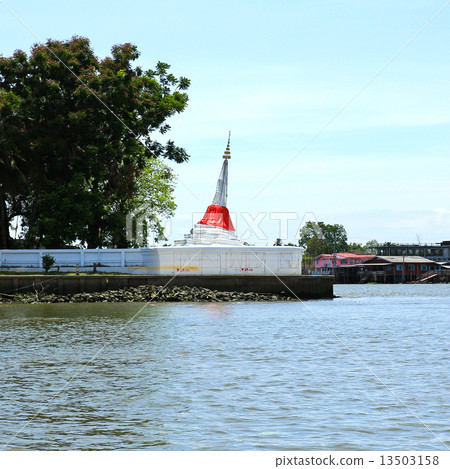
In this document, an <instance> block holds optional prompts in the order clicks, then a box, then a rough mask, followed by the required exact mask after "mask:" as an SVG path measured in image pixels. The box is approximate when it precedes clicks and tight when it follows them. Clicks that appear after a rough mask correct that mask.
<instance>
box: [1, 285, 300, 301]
mask: <svg viewBox="0 0 450 469" xmlns="http://www.w3.org/2000/svg"><path fill="white" fill-rule="evenodd" d="M289 300H291V301H292V300H295V298H292V297H290V296H288V295H287V294H283V293H278V294H275V293H243V292H227V291H218V290H209V289H208V288H200V287H177V286H174V287H171V286H168V287H166V288H162V287H158V286H155V285H148V286H142V287H138V288H124V289H122V290H108V291H104V292H95V293H75V294H73V295H55V294H52V293H49V294H45V293H26V294H22V295H6V294H0V303H28V304H36V303H132V302H144V303H145V302H148V301H154V302H159V301H167V302H169V301H171V302H181V301H183V302H197V301H204V302H225V301H289Z"/></svg>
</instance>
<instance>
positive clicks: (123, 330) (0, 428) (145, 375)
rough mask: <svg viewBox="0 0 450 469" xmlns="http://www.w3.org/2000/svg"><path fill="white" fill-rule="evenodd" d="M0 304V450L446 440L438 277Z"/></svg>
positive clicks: (427, 443) (447, 322)
mask: <svg viewBox="0 0 450 469" xmlns="http://www.w3.org/2000/svg"><path fill="white" fill-rule="evenodd" d="M335 294H336V295H338V296H339V298H336V299H334V300H322V301H306V302H267V303H253V302H252V303H183V304H182V303H152V304H149V305H146V306H145V305H143V304H136V303H135V304H132V303H128V304H106V303H96V304H59V305H57V304H42V305H19V304H15V305H0V390H1V401H0V446H2V447H3V449H13V450H86V449H91V450H283V451H284V450H305V451H306V450H446V449H448V447H450V427H449V422H450V402H449V394H450V378H449V377H450V353H449V348H450V344H449V330H450V327H449V326H450V285H442V284H441V285H337V286H335Z"/></svg>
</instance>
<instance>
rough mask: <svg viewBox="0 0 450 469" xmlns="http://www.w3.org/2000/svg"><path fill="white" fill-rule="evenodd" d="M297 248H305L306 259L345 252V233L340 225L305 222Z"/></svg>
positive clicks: (346, 246) (346, 245)
mask: <svg viewBox="0 0 450 469" xmlns="http://www.w3.org/2000/svg"><path fill="white" fill-rule="evenodd" d="M298 243H299V246H303V247H304V248H306V251H305V256H306V257H311V258H313V257H316V256H318V255H319V254H333V253H334V252H345V251H347V248H348V244H347V232H346V231H345V228H344V227H343V226H342V225H338V224H335V225H327V224H325V223H323V222H321V221H319V222H318V223H316V222H311V221H309V222H307V223H306V224H305V226H303V228H302V229H301V231H300V239H299V242H298Z"/></svg>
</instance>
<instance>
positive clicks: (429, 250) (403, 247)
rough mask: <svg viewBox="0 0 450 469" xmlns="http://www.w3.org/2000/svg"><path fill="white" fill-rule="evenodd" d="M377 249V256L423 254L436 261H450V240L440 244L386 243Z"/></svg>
mask: <svg viewBox="0 0 450 469" xmlns="http://www.w3.org/2000/svg"><path fill="white" fill-rule="evenodd" d="M375 249H376V250H377V256H421V257H425V258H426V259H430V260H432V261H436V262H449V261H450V241H442V242H441V243H438V244H396V245H390V244H386V245H382V246H377V247H376V248H375Z"/></svg>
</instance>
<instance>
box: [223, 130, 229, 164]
mask: <svg viewBox="0 0 450 469" xmlns="http://www.w3.org/2000/svg"><path fill="white" fill-rule="evenodd" d="M230 138H231V130H230V131H229V133H228V144H227V149H226V150H225V152H224V154H223V157H224V158H231V153H230Z"/></svg>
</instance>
